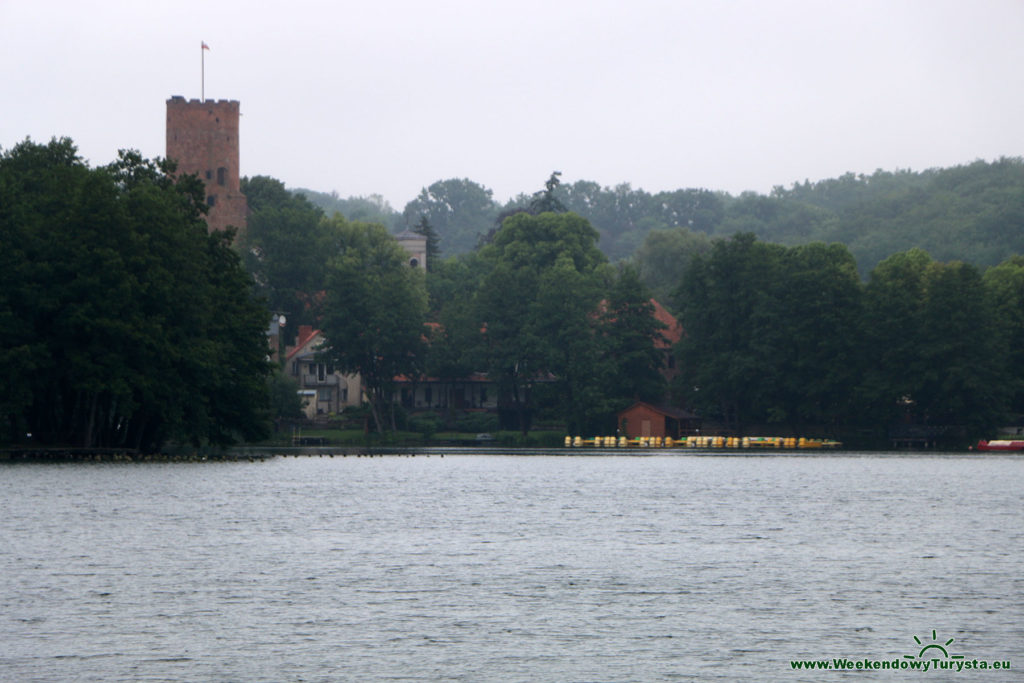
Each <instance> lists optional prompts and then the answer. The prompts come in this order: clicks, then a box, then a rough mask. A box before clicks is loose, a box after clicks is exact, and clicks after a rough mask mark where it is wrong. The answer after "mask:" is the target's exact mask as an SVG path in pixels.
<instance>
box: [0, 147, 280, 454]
mask: <svg viewBox="0 0 1024 683" xmlns="http://www.w3.org/2000/svg"><path fill="white" fill-rule="evenodd" d="M172 171H173V166H172V165H171V164H170V163H168V162H164V161H159V160H158V161H147V160H145V159H142V158H141V157H140V156H139V155H138V154H137V153H135V152H122V153H121V155H120V157H119V159H118V161H117V162H115V163H113V164H111V165H109V166H105V167H101V168H96V169H93V168H90V167H88V166H87V165H86V164H85V163H84V162H83V161H82V160H81V158H80V157H79V156H78V154H77V151H76V149H75V146H74V144H73V143H72V142H71V141H70V140H68V139H66V138H64V139H60V140H53V141H51V142H50V143H49V144H46V145H41V144H36V143H32V142H30V141H25V142H23V143H21V144H19V145H17V146H15V147H14V148H13V149H11V150H8V151H6V152H4V153H3V155H2V156H0V243H2V244H4V245H5V246H4V249H3V250H2V251H0V322H2V323H3V324H2V325H0V335H2V344H0V349H2V351H0V373H2V374H3V376H4V378H5V388H6V391H5V392H4V397H3V398H2V399H0V407H2V412H3V415H4V429H3V432H2V434H0V438H2V439H4V440H7V441H10V442H15V443H20V442H24V441H25V440H30V441H32V442H34V443H43V444H57V445H65V446H68V445H70V446H79V447H117V448H130V449H139V450H153V449H158V448H160V447H161V446H162V445H163V444H164V443H165V442H166V441H168V440H175V441H179V442H189V443H192V444H195V445H200V444H204V443H212V444H218V445H226V444H228V443H231V442H232V441H234V440H236V439H239V438H240V439H255V438H259V437H261V436H263V435H264V434H265V433H266V429H267V424H266V408H267V393H266V391H267V390H266V376H267V372H268V369H269V366H268V364H267V363H266V354H267V341H266V336H265V330H266V323H267V315H266V308H265V306H264V305H262V303H261V302H259V301H257V300H256V299H255V298H254V297H253V295H252V291H251V287H250V280H249V278H248V277H247V275H246V274H245V272H244V271H243V270H242V268H241V266H240V262H239V258H238V256H237V255H236V253H235V252H234V251H233V250H232V249H231V246H230V245H231V239H232V235H231V234H226V233H217V232H215V233H212V234H208V232H207V228H206V224H205V222H204V221H203V218H202V216H203V213H204V212H205V210H206V207H205V204H204V203H203V196H204V193H203V186H202V183H201V181H199V180H198V179H197V178H195V177H194V176H184V177H182V178H180V179H178V180H175V179H174V177H173V176H172V175H171V173H172Z"/></svg>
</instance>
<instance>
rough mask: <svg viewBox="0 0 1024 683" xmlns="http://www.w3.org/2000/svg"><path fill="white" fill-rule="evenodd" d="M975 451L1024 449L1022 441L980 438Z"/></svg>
mask: <svg viewBox="0 0 1024 683" xmlns="http://www.w3.org/2000/svg"><path fill="white" fill-rule="evenodd" d="M974 450H976V451H1024V441H1004V440H1001V439H1000V440H993V441H985V440H981V441H979V442H978V445H977V446H976V447H975V449H974Z"/></svg>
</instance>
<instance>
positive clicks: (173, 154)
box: [167, 95, 249, 235]
mask: <svg viewBox="0 0 1024 683" xmlns="http://www.w3.org/2000/svg"><path fill="white" fill-rule="evenodd" d="M167 158H168V159H174V160H175V161H177V162H178V173H195V174H196V175H197V176H199V178H200V179H201V180H202V181H203V182H204V183H206V203H207V204H209V205H210V213H209V214H207V216H206V225H207V227H209V229H210V230H224V229H225V228H227V227H228V226H234V227H236V228H238V233H239V235H241V234H243V233H245V227H246V217H247V215H248V213H249V205H248V204H247V203H246V201H245V195H243V194H242V190H241V188H240V187H239V177H240V174H239V166H238V100H216V101H213V100H208V101H201V100H186V99H185V98H184V97H181V96H180V95H175V96H174V97H172V98H171V99H169V100H167Z"/></svg>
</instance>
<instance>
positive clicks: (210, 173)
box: [206, 170, 213, 180]
mask: <svg viewBox="0 0 1024 683" xmlns="http://www.w3.org/2000/svg"><path fill="white" fill-rule="evenodd" d="M206 179H207V180H212V179H213V171H210V170H207V171H206Z"/></svg>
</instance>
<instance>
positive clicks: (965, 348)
mask: <svg viewBox="0 0 1024 683" xmlns="http://www.w3.org/2000/svg"><path fill="white" fill-rule="evenodd" d="M242 189H243V192H244V193H245V194H246V196H247V198H248V201H249V205H250V211H251V213H250V219H249V224H248V227H247V230H246V231H245V232H244V234H241V235H235V234H234V233H232V232H228V233H212V234H209V233H207V231H206V228H205V224H204V222H203V214H204V212H205V211H206V210H207V207H206V206H205V204H204V203H203V194H204V193H203V188H202V183H201V182H200V181H199V180H198V179H197V178H195V177H191V176H185V177H183V178H179V179H177V180H176V179H175V178H174V176H173V164H170V163H169V162H166V161H163V160H155V161H150V160H146V159H143V158H141V157H140V156H139V155H138V154H137V153H134V152H123V153H122V154H121V156H120V157H119V159H118V160H117V161H115V162H113V163H111V164H109V165H107V166H103V167H99V168H90V167H89V166H88V165H87V164H85V163H84V162H83V161H82V160H81V159H80V158H79V157H78V155H77V152H76V150H75V147H74V145H73V143H72V142H71V141H70V140H67V139H62V140H53V141H51V142H50V143H49V144H47V145H40V144H35V143H32V142H30V141H26V142H24V143H22V144H19V145H17V146H16V147H14V148H13V149H11V150H7V151H4V152H3V153H2V154H0V243H2V244H3V250H2V251H0V372H2V373H3V375H2V376H3V377H4V388H5V391H4V392H3V395H2V396H0V411H2V414H3V423H2V428H0V442H5V443H21V442H24V441H26V440H29V441H31V442H32V443H40V444H64V445H78V446H86V447H111V448H130V449H136V450H152V449H157V448H160V447H161V446H162V445H163V444H165V443H167V442H176V443H191V444H194V445H197V446H198V445H202V444H211V445H226V444H229V443H233V442H237V441H254V440H259V439H260V438H263V437H265V436H266V435H267V433H268V431H269V426H270V424H271V422H270V421H271V419H273V418H280V417H285V416H287V415H289V414H292V413H293V412H294V410H295V402H297V396H296V394H295V391H294V389H295V387H294V386H293V384H291V382H292V380H291V379H290V378H289V377H288V376H287V375H286V373H284V372H283V368H282V367H281V366H280V365H278V364H275V363H271V362H268V360H269V359H268V355H267V340H266V336H265V334H266V328H267V321H268V319H269V317H270V315H271V313H275V314H276V313H281V314H285V315H286V316H287V318H288V320H289V324H288V326H287V331H288V332H290V333H291V334H294V331H295V330H296V329H297V328H298V326H299V325H300V324H310V325H314V326H316V327H318V328H320V329H322V330H323V332H324V334H325V336H326V338H327V342H328V344H327V346H326V347H325V349H324V351H323V356H324V359H325V360H326V361H328V362H330V363H332V364H334V365H335V367H337V368H339V369H341V370H344V371H347V372H358V373H359V374H360V375H361V376H362V377H363V378H364V387H365V392H366V395H367V399H368V401H369V405H368V409H369V411H370V413H371V414H372V424H373V427H374V428H375V429H376V430H378V431H380V432H383V431H386V430H389V429H395V428H396V427H397V426H398V422H399V421H400V420H403V419H406V418H409V417H410V416H403V415H401V414H400V411H396V409H395V401H394V392H395V382H394V380H395V378H396V377H398V376H405V377H409V378H416V377H423V376H430V377H435V378H442V379H444V378H449V379H454V378H458V377H464V376H466V375H468V374H469V373H473V372H484V373H487V375H488V376H489V378H490V379H491V380H492V381H494V382H495V383H497V385H498V391H499V393H500V396H501V409H500V414H499V419H500V424H501V426H502V427H503V428H505V429H518V430H521V431H526V430H529V429H530V428H531V426H533V425H536V424H539V423H544V424H548V425H553V424H557V425H559V426H560V427H561V428H564V429H565V430H566V432H567V433H579V434H598V433H614V432H615V430H616V427H617V425H616V424H615V414H616V412H617V411H618V410H621V409H622V408H625V407H627V406H629V405H630V404H631V403H633V402H634V401H637V400H645V401H649V402H653V403H670V404H672V405H676V406H684V407H687V408H688V409H690V410H693V411H696V412H697V413H698V414H699V415H700V416H701V418H702V419H703V420H705V423H706V424H707V425H713V426H714V428H715V429H719V430H722V431H728V432H729V433H734V434H738V435H743V434H749V433H752V431H753V430H763V429H770V430H772V431H773V432H775V433H783V432H788V433H793V434H800V433H811V432H813V433H815V434H818V435H821V436H828V437H833V438H839V439H840V440H844V441H846V442H847V443H849V444H851V445H859V446H865V447H867V446H884V445H886V444H887V443H888V439H889V437H890V436H891V435H892V434H893V433H896V432H898V431H900V430H908V429H915V430H918V431H919V432H921V433H925V434H927V435H928V436H929V439H930V440H931V441H932V442H933V443H941V444H944V445H948V446H957V447H960V446H964V445H966V444H967V443H969V442H970V441H971V440H972V439H976V438H979V437H988V436H991V435H992V432H993V431H994V430H996V429H997V428H999V427H1000V426H1002V425H1006V424H1010V423H1011V422H1010V421H1011V420H1017V419H1019V416H1020V415H1021V414H1024V362H1022V360H1024V358H1021V354H1022V353H1024V257H1022V256H1020V255H1019V254H1020V253H1021V252H1022V251H1024V249H1022V246H1024V245H1021V244H1019V242H1020V240H1021V235H1022V234H1024V231H1022V229H1021V228H1022V227H1024V226H1022V225H1021V221H1022V220H1024V213H1022V212H1021V210H1020V209H1021V201H1022V199H1021V198H1022V197H1024V192H1022V190H1024V186H1022V164H1021V162H1020V161H1019V160H1006V159H1004V160H1000V161H998V162H994V163H986V162H976V163H974V164H970V165H968V166H963V167H958V168H954V169H945V170H934V171H928V172H924V173H911V172H897V173H884V172H877V173H876V174H874V175H872V176H868V177H864V176H857V177H854V176H852V175H851V176H844V177H842V178H839V179H835V180H828V181H820V182H818V183H813V184H812V183H804V184H798V185H794V186H793V187H791V188H789V189H784V188H776V190H774V191H773V192H772V193H771V194H770V195H768V196H760V195H754V194H749V195H748V194H745V195H741V196H740V197H730V196H728V195H726V194H723V193H717V192H712V191H707V190H695V189H691V190H679V191H676V192H670V193H658V194H655V195H650V194H647V193H645V192H643V191H641V190H632V189H631V188H630V187H629V186H628V185H622V186H619V187H617V188H613V189H608V188H601V187H599V186H597V185H596V184H593V183H586V182H582V181H578V182H576V183H572V184H566V183H563V182H562V181H561V176H560V174H559V173H557V172H554V173H552V174H551V175H550V177H549V178H548V179H547V180H546V181H545V182H544V183H543V184H542V186H541V187H539V188H538V189H537V190H536V191H534V192H530V193H524V194H522V195H520V196H519V197H518V198H516V200H515V201H514V202H510V203H508V204H507V205H505V206H498V205H497V204H496V203H495V202H494V201H493V199H492V196H491V194H492V193H491V192H490V191H489V190H486V189H485V188H483V187H481V186H479V185H477V184H475V183H472V182H471V181H468V180H450V181H439V182H437V183H434V184H433V185H431V186H429V187H427V188H424V190H423V191H422V192H421V193H420V195H419V196H418V197H417V198H416V199H414V200H413V201H411V202H410V203H409V204H408V205H407V206H406V207H405V208H404V210H403V212H402V213H401V214H399V213H397V212H395V211H393V210H391V209H390V207H389V206H388V205H387V203H386V202H384V201H383V200H381V199H380V198H379V197H370V198H348V199H344V200H343V199H340V198H339V197H337V196H336V195H314V194H312V193H310V194H309V195H307V193H302V192H293V191H291V190H289V189H287V188H286V187H285V185H284V183H282V182H281V181H279V180H277V179H274V178H271V177H267V176H257V177H252V178H245V179H244V180H243V186H242ZM324 206H326V207H327V208H324ZM404 229H412V230H414V231H417V232H420V233H422V234H423V235H424V237H426V238H427V243H428V253H429V256H428V261H427V266H428V267H427V268H426V270H425V271H424V270H423V269H411V268H409V266H408V260H407V258H406V255H405V254H404V252H403V251H402V249H401V247H399V246H398V244H397V242H396V241H395V240H394V239H393V234H394V232H396V231H398V230H404ZM652 297H653V298H656V299H657V300H658V301H659V302H661V303H662V304H664V305H665V306H666V307H667V308H669V309H670V310H671V311H673V312H674V313H675V314H676V315H677V317H678V318H679V320H680V322H681V323H682V327H683V330H684V333H683V335H682V338H681V340H680V341H679V343H678V344H677V345H676V346H675V347H674V348H671V349H667V348H666V346H667V345H666V344H665V342H664V339H663V334H664V331H665V330H664V326H663V325H662V324H661V323H660V322H658V320H657V319H655V318H654V317H653V315H652V311H653V303H652ZM285 341H286V342H287V341H288V340H287V339H286V340H285ZM669 369H670V370H671V372H666V370H669ZM669 380H671V381H669ZM457 418H458V416H457V415H455V414H450V413H449V414H444V415H436V416H433V417H432V418H431V419H433V420H435V421H439V422H441V423H444V424H448V423H451V422H453V421H455V420H456V419H457Z"/></svg>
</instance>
